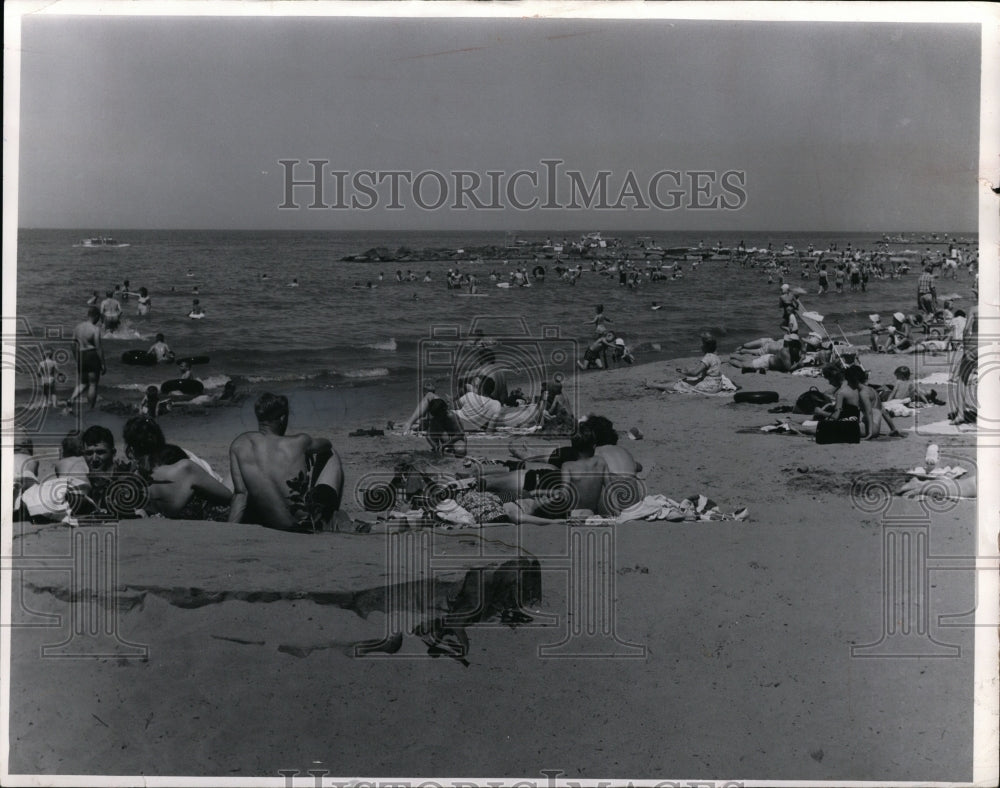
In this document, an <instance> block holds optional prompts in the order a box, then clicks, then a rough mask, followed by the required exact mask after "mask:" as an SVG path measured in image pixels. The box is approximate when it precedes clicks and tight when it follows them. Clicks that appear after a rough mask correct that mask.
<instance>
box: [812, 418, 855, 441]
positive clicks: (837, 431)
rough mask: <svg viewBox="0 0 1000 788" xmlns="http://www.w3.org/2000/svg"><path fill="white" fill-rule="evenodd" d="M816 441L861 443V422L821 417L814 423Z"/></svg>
mask: <svg viewBox="0 0 1000 788" xmlns="http://www.w3.org/2000/svg"><path fill="white" fill-rule="evenodd" d="M816 443H861V422H859V421H858V420H857V419H836V420H834V419H823V421H821V422H820V423H819V424H817V425H816Z"/></svg>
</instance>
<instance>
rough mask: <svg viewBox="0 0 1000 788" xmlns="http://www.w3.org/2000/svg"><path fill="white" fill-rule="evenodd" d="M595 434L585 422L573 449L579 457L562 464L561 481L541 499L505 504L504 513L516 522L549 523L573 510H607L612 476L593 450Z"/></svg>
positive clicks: (562, 517) (565, 516)
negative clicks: (606, 488) (606, 490)
mask: <svg viewBox="0 0 1000 788" xmlns="http://www.w3.org/2000/svg"><path fill="white" fill-rule="evenodd" d="M595 448H596V437H595V435H594V430H593V428H592V427H590V426H588V425H587V423H586V422H584V423H582V424H581V425H580V427H579V429H578V430H577V433H576V435H574V436H573V449H574V450H575V451H576V453H577V456H578V457H579V459H576V460H569V461H568V462H564V463H563V464H562V468H561V469H560V471H561V483H560V485H559V487H558V489H556V490H549V491H546V492H545V493H543V494H542V496H541V497H539V498H532V499H525V500H521V501H517V502H516V503H506V504H504V512H505V513H506V514H507V516H508V517H509V518H510V519H511V520H512V521H513V522H515V523H529V524H533V525H548V524H549V523H551V522H552V521H553V520H565V519H566V518H567V517H570V516H571V515H572V514H573V513H574V512H578V513H586V514H588V515H590V514H593V513H595V512H598V511H603V510H604V509H605V506H604V504H605V502H604V500H603V493H604V488H605V485H606V484H607V483H608V482H609V481H610V479H611V472H610V471H609V470H608V463H607V462H606V461H605V459H604V458H603V457H601V456H599V455H596V454H595V453H594V449H595Z"/></svg>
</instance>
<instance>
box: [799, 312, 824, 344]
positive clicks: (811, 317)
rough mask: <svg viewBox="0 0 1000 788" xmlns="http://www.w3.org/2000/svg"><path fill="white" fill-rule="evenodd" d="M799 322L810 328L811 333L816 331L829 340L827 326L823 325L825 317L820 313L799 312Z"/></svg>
mask: <svg viewBox="0 0 1000 788" xmlns="http://www.w3.org/2000/svg"><path fill="white" fill-rule="evenodd" d="M799 320H801V321H802V322H803V323H805V324H806V325H807V326H809V330H810V331H815V332H816V333H817V334H820V335H824V334H825V335H826V336H827V338H829V336H830V335H829V333H827V330H826V326H824V325H823V315H821V314H820V313H819V312H805V311H803V312H799Z"/></svg>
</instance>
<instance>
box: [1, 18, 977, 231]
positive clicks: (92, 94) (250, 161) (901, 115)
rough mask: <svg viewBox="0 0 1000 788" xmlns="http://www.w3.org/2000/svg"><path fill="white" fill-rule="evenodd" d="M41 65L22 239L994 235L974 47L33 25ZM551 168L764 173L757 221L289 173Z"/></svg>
mask: <svg viewBox="0 0 1000 788" xmlns="http://www.w3.org/2000/svg"><path fill="white" fill-rule="evenodd" d="M21 68H22V83H21V85H22V87H21V89H22V96H21V117H20V123H21V126H20V141H21V148H20V156H21V161H20V201H19V202H20V204H19V211H20V213H19V220H18V221H19V225H20V226H22V227H74V228H87V229H90V230H93V231H103V230H108V231H114V230H120V229H124V228H249V229H253V228H256V229H377V228H384V229H511V230H526V229H553V230H558V229H576V228H587V227H594V228H595V229H596V228H601V229H608V230H614V229H651V230H664V229H692V230H698V229H715V230H727V229H732V230H754V229H761V230H766V229H787V230H831V231H835V230H880V231H881V230H903V231H906V230H921V231H932V230H942V231H956V232H969V231H973V230H975V228H976V218H977V192H976V169H977V162H978V133H979V70H980V34H979V28H978V27H977V26H970V25H962V26H948V25H893V24H870V23H868V24H858V25H851V24H839V23H826V24H819V23H735V22H684V21H677V22H669V21H650V20H645V21H641V22H639V21H619V22H607V21H596V20H481V21H476V20H440V19H436V20H420V19H382V20H355V19H288V18H285V19H272V18H228V19H219V18H198V19H190V18H177V17H173V18H170V17H168V18H122V17H117V18H115V17H110V18H109V17H105V18H86V17H44V18H41V17H35V18H26V19H25V20H24V21H23V37H22V60H21ZM546 158H557V159H561V160H562V161H563V162H565V164H564V165H563V167H564V168H565V169H572V170H579V171H580V172H581V173H583V174H584V175H585V176H586V178H588V179H592V178H593V177H594V173H595V172H596V171H598V170H607V171H610V172H611V176H610V177H609V184H610V191H611V193H612V197H611V201H612V202H613V201H614V199H615V197H616V196H617V194H618V191H619V189H620V188H621V187H622V185H623V182H624V179H625V178H626V176H627V174H628V172H630V171H631V172H634V173H635V174H636V180H637V183H639V184H640V186H641V187H643V188H645V187H646V185H647V184H648V181H649V180H650V178H651V177H652V176H653V175H654V174H655V173H656V172H658V171H660V170H674V171H679V172H681V173H685V172H690V171H692V170H706V171H724V170H736V171H742V172H745V173H746V176H745V187H744V189H745V194H746V201H745V204H744V205H743V206H742V207H741V208H740V209H739V210H729V211H726V210H719V209H717V210H707V211H696V210H690V209H687V208H679V209H676V210H671V211H665V210H659V209H656V208H652V207H651V208H650V209H649V210H631V211H596V210H576V211H573V210H562V211H541V210H534V211H516V210H514V209H512V208H511V207H510V206H507V207H506V208H505V209H504V210H499V211H497V210H494V211H486V210H470V211H464V212H458V211H452V210H449V209H447V208H444V209H441V210H437V211H425V210H421V209H419V208H418V207H417V206H416V205H415V204H413V202H412V201H411V200H410V199H409V197H407V198H406V199H405V200H404V202H405V203H406V206H405V207H404V209H403V210H396V211H387V210H385V209H384V207H383V206H384V205H385V203H386V202H387V200H386V199H385V198H384V197H383V198H382V199H381V200H380V202H379V206H378V207H377V208H374V209H371V210H332V209H326V210H307V209H306V208H305V205H308V204H309V202H310V201H311V200H310V199H309V198H310V191H309V190H298V191H297V192H296V199H297V202H299V204H300V205H302V207H301V208H300V209H299V210H279V209H278V206H279V204H281V203H282V201H283V199H284V182H283V181H284V175H283V168H282V167H281V166H280V165H279V164H278V161H279V160H280V159H297V160H301V161H303V162H305V160H307V159H325V160H329V161H330V165H329V167H330V169H331V170H343V171H347V172H350V173H355V172H357V171H359V170H365V169H370V170H412V171H421V170H427V169H433V170H437V171H441V172H444V173H449V172H453V171H456V170H470V171H474V172H477V173H481V174H483V177H484V179H485V178H486V175H485V173H486V172H487V171H490V170H495V171H503V172H505V173H507V174H510V173H512V172H514V171H515V170H517V169H521V168H523V169H528V170H534V171H539V172H541V171H542V170H541V165H540V161H541V160H542V159H546ZM308 174H309V172H308V169H300V170H298V171H297V176H298V177H299V178H304V177H306V176H307V175H308ZM328 185H329V186H330V187H331V188H332V185H333V184H332V181H331V182H329V183H328ZM670 186H672V183H671V184H670ZM662 188H663V189H664V190H665V189H666V188H669V186H667V185H666V182H664V185H663V187H662ZM717 192H718V184H717V183H716V184H715V193H716V194H717ZM485 193H486V194H487V195H488V191H486V192H485ZM520 193H521V194H522V195H524V194H526V193H527V195H528V196H531V193H535V194H540V193H541V189H539V190H535V191H534V192H532V190H531V189H524V190H523V191H521V192H520ZM407 194H408V191H407V190H406V189H404V195H407ZM427 194H430V195H431V197H433V196H434V194H436V187H434V188H429V189H428V192H427ZM386 195H387V193H386ZM684 199H689V198H687V197H685V198H684ZM326 201H327V202H328V203H329V202H332V201H333V194H332V193H330V192H329V191H328V192H327V194H326ZM625 204H627V205H631V204H632V202H626V203H625Z"/></svg>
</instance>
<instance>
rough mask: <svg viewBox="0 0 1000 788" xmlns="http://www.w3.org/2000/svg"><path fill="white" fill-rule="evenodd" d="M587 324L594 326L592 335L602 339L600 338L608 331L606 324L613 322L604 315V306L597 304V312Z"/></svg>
mask: <svg viewBox="0 0 1000 788" xmlns="http://www.w3.org/2000/svg"><path fill="white" fill-rule="evenodd" d="M587 322H588V323H592V324H593V326H594V335H595V336H599V337H602V336H604V334H605V333H606V332H607V330H608V326H607V324H608V323H613V322H614V321H613V320H612V319H611V318H610V317H608V316H607V315H605V314H604V305H603V304H598V305H597V312H596V313H595V314H594V316H593V317H592V318H590V320H588V321H587Z"/></svg>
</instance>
